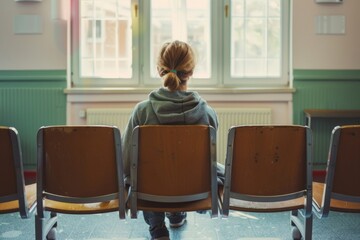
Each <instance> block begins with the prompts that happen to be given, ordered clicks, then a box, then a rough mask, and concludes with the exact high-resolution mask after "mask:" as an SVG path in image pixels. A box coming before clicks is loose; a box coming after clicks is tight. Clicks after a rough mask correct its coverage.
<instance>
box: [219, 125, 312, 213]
mask: <svg viewBox="0 0 360 240" xmlns="http://www.w3.org/2000/svg"><path fill="white" fill-rule="evenodd" d="M311 138H312V137H311V130H310V129H309V128H308V127H304V126H294V125H274V126H267V125H266V126H236V127H232V128H231V129H230V130H229V134H228V149H227V156H226V167H225V188H224V189H225V190H224V203H223V205H224V206H223V208H224V209H223V211H224V215H227V214H228V210H229V198H230V197H235V198H237V199H242V200H249V201H258V202H266V201H268V202H275V201H285V200H290V199H295V198H298V197H299V196H304V195H305V194H310V197H309V199H308V200H307V201H309V202H308V205H309V209H310V212H311V182H312V175H311V174H312V168H311V164H312V163H311V145H312V144H311V141H312V139H311ZM309 209H308V210H309Z"/></svg>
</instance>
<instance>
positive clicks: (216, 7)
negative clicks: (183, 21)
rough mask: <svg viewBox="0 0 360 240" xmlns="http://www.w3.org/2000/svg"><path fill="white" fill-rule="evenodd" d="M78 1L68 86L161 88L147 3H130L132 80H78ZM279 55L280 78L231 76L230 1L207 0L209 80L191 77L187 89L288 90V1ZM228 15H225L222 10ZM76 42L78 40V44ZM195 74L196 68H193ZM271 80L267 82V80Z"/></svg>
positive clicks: (73, 10)
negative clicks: (154, 72) (153, 72)
mask: <svg viewBox="0 0 360 240" xmlns="http://www.w3.org/2000/svg"><path fill="white" fill-rule="evenodd" d="M80 1H81V0H74V1H71V59H70V60H71V75H72V76H71V84H70V85H71V87H77V88H84V87H86V88H89V87H90V88H113V87H116V88H117V87H120V88H122V87H124V88H126V87H128V88H132V87H141V88H153V87H156V86H159V85H160V77H158V78H152V77H151V74H150V50H149V49H151V48H150V42H151V41H150V38H151V35H150V24H151V23H150V21H149V19H150V1H147V0H130V1H131V16H132V30H133V34H132V77H131V78H120V79H119V78H82V79H81V78H80V71H81V70H80V67H81V66H80V37H81V36H80V34H81V32H80V6H79V5H80ZM281 4H282V6H281V27H282V36H281V37H282V43H281V46H282V53H281V64H280V65H281V77H280V78H271V77H262V78H249V77H245V78H232V77H231V68H230V66H231V52H230V48H231V35H230V30H231V26H230V23H231V18H230V16H231V15H230V14H231V0H222V1H212V0H210V16H211V17H210V25H211V33H210V34H211V63H210V66H211V67H210V68H211V73H210V74H211V75H210V76H211V77H210V78H208V79H197V78H192V79H191V80H190V82H189V86H192V87H197V88H215V89H217V88H219V89H221V88H234V87H236V88H249V87H251V88H252V87H255V88H263V87H285V88H289V87H290V79H289V67H290V57H289V56H290V48H289V46H290V42H289V39H290V0H281ZM226 8H227V11H228V13H229V16H228V17H226V16H225V11H226ZM77 40H78V41H77ZM195 71H196V69H195ZM269 79H270V81H269Z"/></svg>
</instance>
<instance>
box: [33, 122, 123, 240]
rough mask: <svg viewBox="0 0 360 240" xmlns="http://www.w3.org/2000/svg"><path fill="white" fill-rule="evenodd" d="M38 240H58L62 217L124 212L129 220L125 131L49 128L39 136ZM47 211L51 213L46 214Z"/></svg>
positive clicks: (75, 127)
mask: <svg viewBox="0 0 360 240" xmlns="http://www.w3.org/2000/svg"><path fill="white" fill-rule="evenodd" d="M37 147H38V170H37V171H38V174H37V213H36V216H35V226H36V239H38V240H40V239H45V238H47V239H55V238H56V226H57V213H64V214H95V213H103V212H113V211H118V212H119V216H120V218H125V197H126V196H125V194H126V193H125V191H124V180H123V166H122V158H121V140H120V131H119V129H118V128H116V127H110V126H48V127H42V128H40V129H39V131H38V135H37ZM45 211H48V212H50V217H47V215H49V214H45Z"/></svg>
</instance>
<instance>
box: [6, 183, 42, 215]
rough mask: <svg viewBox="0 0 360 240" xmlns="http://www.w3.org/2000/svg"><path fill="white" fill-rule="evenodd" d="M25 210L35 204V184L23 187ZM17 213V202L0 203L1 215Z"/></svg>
mask: <svg viewBox="0 0 360 240" xmlns="http://www.w3.org/2000/svg"><path fill="white" fill-rule="evenodd" d="M25 193H26V200H27V208H28V209H31V208H32V207H33V206H34V205H35V203H36V184H35V183H34V184H30V185H26V186H25ZM17 211H19V201H18V200H14V201H10V202H5V203H0V212H1V213H11V212H17Z"/></svg>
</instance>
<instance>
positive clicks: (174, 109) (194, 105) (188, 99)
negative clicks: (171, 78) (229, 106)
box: [122, 88, 218, 177]
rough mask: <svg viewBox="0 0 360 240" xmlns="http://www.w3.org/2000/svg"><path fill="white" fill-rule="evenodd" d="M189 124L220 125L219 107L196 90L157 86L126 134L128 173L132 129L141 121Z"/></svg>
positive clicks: (136, 111)
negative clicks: (216, 111) (212, 106)
mask: <svg viewBox="0 0 360 240" xmlns="http://www.w3.org/2000/svg"><path fill="white" fill-rule="evenodd" d="M160 124H161V125H162V124H164V125H166V124H168V125H181V124H182V125H186V124H204V125H211V126H213V127H214V128H215V129H217V127H218V120H217V116H216V113H215V111H214V110H213V109H212V108H211V107H210V106H209V105H208V104H207V103H206V101H205V100H204V99H202V98H201V97H200V95H199V94H198V93H197V92H193V91H174V92H171V91H168V90H167V89H165V88H160V89H157V90H154V91H152V92H151V93H150V95H149V99H147V100H144V101H142V102H140V103H138V104H137V105H136V106H135V108H134V110H133V112H132V114H131V116H130V119H129V123H128V125H127V127H126V129H125V132H124V134H122V150H123V161H124V174H125V177H128V176H130V157H131V156H130V154H131V142H132V139H131V135H132V130H133V129H134V128H135V127H136V126H137V125H160Z"/></svg>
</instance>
